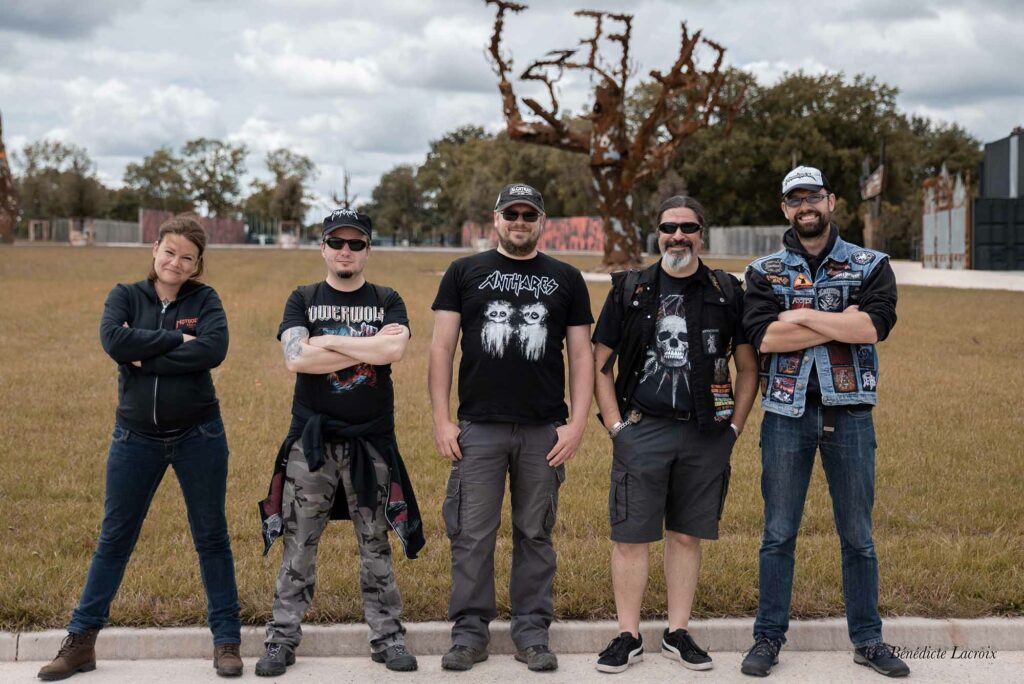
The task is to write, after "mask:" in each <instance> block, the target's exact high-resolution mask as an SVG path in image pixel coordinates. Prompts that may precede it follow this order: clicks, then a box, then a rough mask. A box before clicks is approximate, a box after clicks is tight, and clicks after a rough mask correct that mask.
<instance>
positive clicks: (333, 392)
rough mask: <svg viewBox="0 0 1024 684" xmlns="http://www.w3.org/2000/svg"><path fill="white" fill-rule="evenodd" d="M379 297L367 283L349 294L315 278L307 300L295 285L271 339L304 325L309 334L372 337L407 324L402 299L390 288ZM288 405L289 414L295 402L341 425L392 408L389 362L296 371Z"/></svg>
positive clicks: (373, 415) (377, 414) (392, 391)
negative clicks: (317, 371)
mask: <svg viewBox="0 0 1024 684" xmlns="http://www.w3.org/2000/svg"><path fill="white" fill-rule="evenodd" d="M382 297H383V293H382V294H381V295H380V297H379V296H378V291H377V289H376V288H375V287H374V286H373V285H372V284H370V283H365V284H364V285H363V286H362V287H361V288H359V289H358V290H355V291H354V292H342V291H340V290H335V289H334V288H333V287H331V286H330V285H329V284H328V283H327V282H326V281H321V282H319V283H317V284H316V287H315V288H314V290H313V296H312V297H311V299H310V301H308V302H307V301H306V300H305V299H304V298H303V296H302V288H297V289H296V290H295V291H293V292H292V294H291V296H290V297H288V303H287V304H285V307H284V316H283V319H282V321H281V326H280V327H279V328H278V331H277V338H278V339H281V335H282V334H283V333H284V331H285V330H288V329H289V328H294V327H303V328H306V330H308V331H309V336H310V337H316V336H318V335H346V336H350V337H372V336H374V335H376V334H377V332H378V331H379V330H380V329H381V328H383V327H384V326H385V325H387V324H388V323H398V324H400V325H404V326H406V327H409V317H408V315H407V314H406V310H405V302H403V301H402V298H401V297H400V296H399V295H398V293H397V292H394V291H391V292H390V293H389V294H388V296H387V298H385V299H384V301H383V302H381V301H380V299H381V298H382ZM381 304H383V306H382V305H381ZM292 403H293V409H292V410H293V412H295V408H294V407H295V406H296V405H301V406H302V407H304V408H305V409H307V410H309V411H313V412H315V413H323V414H325V415H328V416H331V417H333V418H337V419H339V420H344V421H345V422H347V423H365V422H367V421H369V420H372V419H374V418H376V417H377V416H379V415H380V414H381V413H390V412H392V411H393V410H394V404H395V398H394V388H393V386H392V384H391V366H390V365H385V366H374V365H371V364H368V363H360V364H356V365H355V366H349V367H348V368H343V369H342V370H339V371H337V372H335V373H323V374H311V373H296V374H295V395H294V397H293V399H292Z"/></svg>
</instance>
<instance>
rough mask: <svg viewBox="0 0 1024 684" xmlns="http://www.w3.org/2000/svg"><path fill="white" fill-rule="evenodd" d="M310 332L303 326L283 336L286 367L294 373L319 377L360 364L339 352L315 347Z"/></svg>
mask: <svg viewBox="0 0 1024 684" xmlns="http://www.w3.org/2000/svg"><path fill="white" fill-rule="evenodd" d="M308 342H309V330H307V329H306V328H304V327H302V326H295V327H294V328H288V329H287V330H285V331H284V333H282V335H281V349H282V350H283V351H284V366H285V368H287V369H288V370H289V371H291V372H292V373H309V374H311V375H318V374H322V373H333V372H334V371H339V370H341V369H342V368H348V367H349V366H355V365H356V364H358V363H360V361H358V360H357V359H353V358H352V357H350V356H346V355H344V354H340V353H338V352H334V351H330V350H328V349H322V348H320V347H314V346H312V345H310V344H309V343H308Z"/></svg>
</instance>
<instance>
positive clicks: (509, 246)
mask: <svg viewBox="0 0 1024 684" xmlns="http://www.w3.org/2000/svg"><path fill="white" fill-rule="evenodd" d="M538 240H540V236H539V235H531V236H530V239H528V240H527V241H526V242H524V243H523V244H521V245H520V244H516V243H515V242H512V240H511V239H510V238H509V237H508V236H507V235H502V234H501V233H498V244H499V245H501V248H502V249H503V250H505V251H506V252H508V253H509V254H511V255H512V256H516V257H522V256H529V255H530V253H531V252H533V250H535V249H537V242H538Z"/></svg>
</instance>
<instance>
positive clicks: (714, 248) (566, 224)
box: [462, 216, 787, 256]
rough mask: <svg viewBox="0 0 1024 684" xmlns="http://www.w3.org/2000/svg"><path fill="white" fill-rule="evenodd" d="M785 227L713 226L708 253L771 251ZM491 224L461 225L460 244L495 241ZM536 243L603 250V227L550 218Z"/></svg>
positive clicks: (589, 220) (586, 220)
mask: <svg viewBox="0 0 1024 684" xmlns="http://www.w3.org/2000/svg"><path fill="white" fill-rule="evenodd" d="M786 228H787V226H725V227H717V226H716V227H712V228H711V229H710V230H709V235H708V241H709V244H708V249H707V250H706V252H705V253H706V254H708V255H709V256H754V255H759V254H771V253H772V252H774V251H776V250H778V249H779V248H781V247H782V234H783V233H785V232H786ZM497 241H498V235H497V233H495V231H494V226H492V225H489V224H488V225H486V226H483V225H481V224H479V223H475V222H473V221H466V222H465V223H463V224H462V245H463V246H464V247H476V246H479V245H481V244H491V245H493V244H496V243H497ZM537 246H538V247H539V248H540V249H541V250H542V251H545V252H563V251H570V250H571V251H584V252H603V251H604V228H603V223H602V222H601V219H600V218H599V217H596V216H572V217H568V218H550V219H548V221H547V226H546V227H545V228H544V233H543V234H541V236H540V241H539V242H538V243H537Z"/></svg>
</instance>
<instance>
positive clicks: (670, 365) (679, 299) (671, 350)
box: [633, 270, 699, 418]
mask: <svg viewBox="0 0 1024 684" xmlns="http://www.w3.org/2000/svg"><path fill="white" fill-rule="evenodd" d="M658 277H659V278H660V282H659V283H658V290H659V295H660V296H659V301H658V322H657V324H656V325H655V327H654V339H652V340H651V344H650V346H649V347H648V349H647V356H646V358H645V359H644V365H643V368H642V369H641V371H640V384H638V385H637V387H636V393H635V394H634V395H633V403H634V404H635V405H636V408H637V409H639V410H640V412H641V413H645V414H648V415H653V416H662V417H664V418H675V417H685V416H688V415H689V413H690V412H691V411H693V397H692V394H691V393H690V379H689V378H690V350H689V343H688V341H687V331H686V310H685V306H686V304H685V299H686V294H685V291H686V290H687V289H688V287H689V285H691V284H694V285H696V284H697V283H696V279H697V278H698V277H699V273H698V274H694V275H692V276H689V277H688V278H673V277H672V276H670V275H669V274H667V273H665V271H663V270H662V271H660V274H659V276H658Z"/></svg>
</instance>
